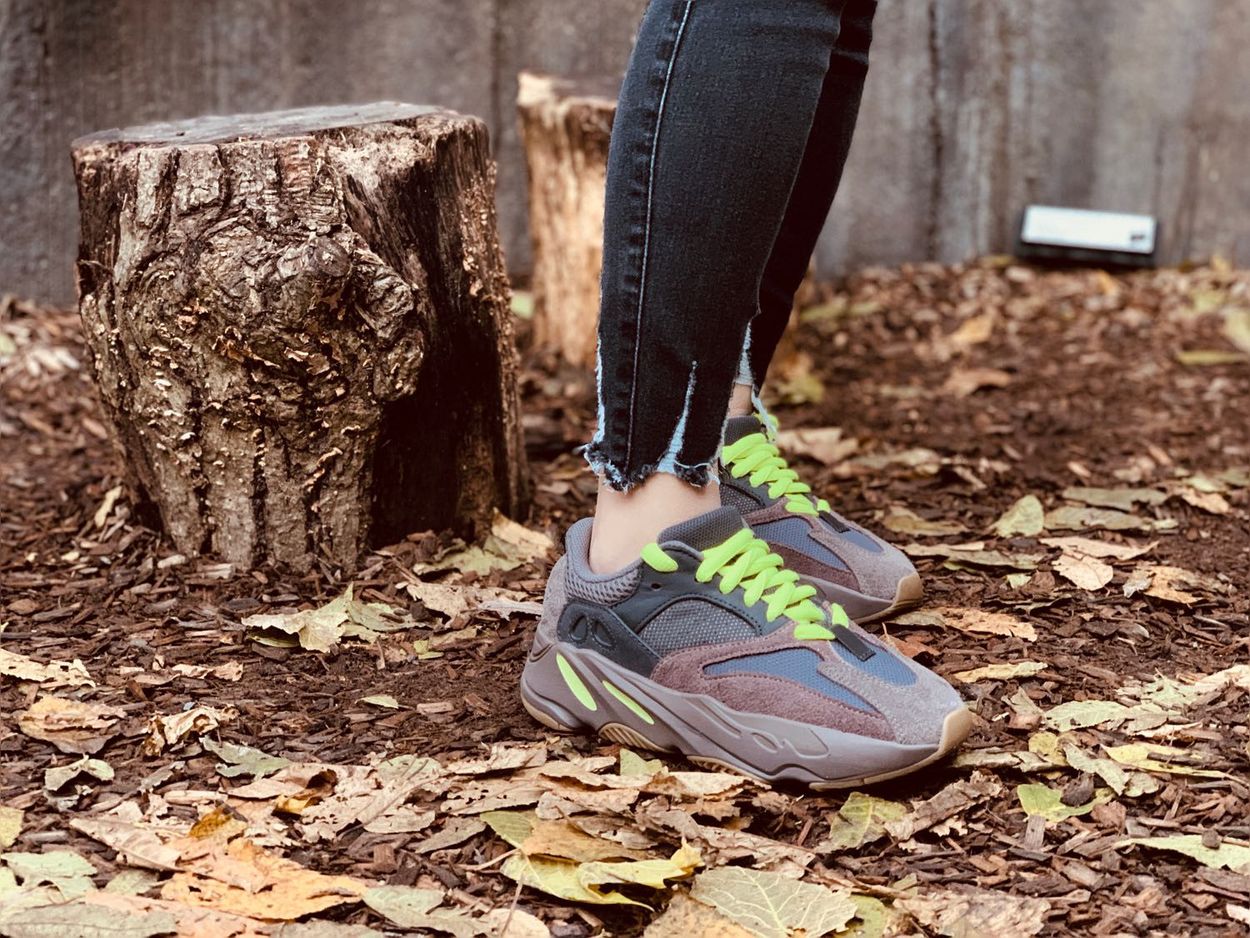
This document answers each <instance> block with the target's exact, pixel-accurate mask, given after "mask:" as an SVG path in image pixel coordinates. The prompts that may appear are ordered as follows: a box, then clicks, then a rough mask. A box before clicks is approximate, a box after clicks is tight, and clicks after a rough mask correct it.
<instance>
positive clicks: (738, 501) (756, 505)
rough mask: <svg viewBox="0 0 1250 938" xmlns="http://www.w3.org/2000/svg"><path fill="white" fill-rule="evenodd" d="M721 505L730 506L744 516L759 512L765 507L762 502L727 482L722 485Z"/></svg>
mask: <svg viewBox="0 0 1250 938" xmlns="http://www.w3.org/2000/svg"><path fill="white" fill-rule="evenodd" d="M720 503H721V504H722V505H729V506H731V507H733V508H736V509H738V511H740V512H742V513H743V514H744V515H746V514H750V513H751V512H753V511H758V510H759V509H760V508H762V507H763V503H762V502H759V501H757V500H756V499H755V498H753V497H752V496H750V495H748V494H747V493H746V492H744V491H742V490H741V489H739V488H738V487H737V486H734V485H730V484H729V483H727V482H722V483H721V486H720Z"/></svg>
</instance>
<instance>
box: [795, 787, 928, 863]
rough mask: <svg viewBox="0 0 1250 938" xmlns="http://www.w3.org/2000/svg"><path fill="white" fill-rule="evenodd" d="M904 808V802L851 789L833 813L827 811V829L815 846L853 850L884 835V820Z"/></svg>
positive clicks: (895, 817)
mask: <svg viewBox="0 0 1250 938" xmlns="http://www.w3.org/2000/svg"><path fill="white" fill-rule="evenodd" d="M907 812H908V808H907V805H905V804H899V803H898V802H897V801H888V800H886V799H885V798H877V797H875V796H873V795H868V794H865V793H864V792H862V791H853V792H851V794H850V795H848V796H847V799H846V801H845V802H844V803H843V805H842V807H841V808H839V809H838V812H837V814H830V815H829V833H828V834H827V835H826V836H825V839H824V840H822V841H821V842H820V844H819V846H817V848H816V849H817V850H818V851H820V852H821V853H830V852H835V851H839V850H856V849H858V848H860V847H862V846H863V845H864V844H869V843H872V842H873V841H874V840H878V839H879V838H881V837H884V836H885V835H886V830H885V825H886V822H888V821H897V820H898V819H899V818H901V817H903V816H904V815H906V814H907Z"/></svg>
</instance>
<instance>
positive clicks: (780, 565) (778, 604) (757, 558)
mask: <svg viewBox="0 0 1250 938" xmlns="http://www.w3.org/2000/svg"><path fill="white" fill-rule="evenodd" d="M642 559H643V561H644V562H645V563H646V564H647V565H648V566H650V567H651V568H652V569H654V570H658V571H659V572H660V573H672V572H673V571H674V570H676V569H677V561H675V560H674V559H673V558H672V557H670V556H669V555H668V554H666V553H664V550H663V549H662V548H661V547H660V545H658V544H654V543H653V544H648V545H647V546H646V547H644V548H643V550H642ZM713 577H719V578H720V583H719V589H720V591H721V592H722V593H731V592H733V591H734V590H735V589H736V588H737V587H739V586H741V587H742V589H743V600H744V601H745V602H746V604H747V605H748V606H754V605H755V604H756V603H758V602H761V601H762V602H764V603H766V604H767V609H766V610H765V616H766V617H767V619H768V621H769V622H772V621H773V620H774V619H776V618H777V617H778V616H786V617H787V618H790V619H792V620H794V622H795V623H796V629H797V627H802V626H809V627H811V626H822V629H821V630H822V631H824V629H823V625H822V624H823V623H825V622H827V621H829V619H828V618H827V617H826V615H825V611H824V610H823V609H821V607H820V606H819V605H817V604H816V603H814V602H812V597H813V596H815V595H816V587H814V586H809V585H808V584H806V583H801V582H799V575H798V574H797V573H795V572H794V571H793V570H787V569H785V562H784V561H783V560H782V559H781V557H779V556H778V555H777V554H774V553H773V552H772V550H771V549H770V548H769V546H768V544H767V543H766V542H764V541H762V540H760V539H759V538H758V537H756V536H755V535H754V534H752V533H751V529H750V528H743V529H742V530H741V531H739V532H737V533H736V534H734V535H733V536H732V537H730V538H728V539H727V540H724V541H722V542H721V543H720V544H717V545H716V546H715V547H709V548H708V549H707V550H705V551H704V552H703V560H702V561H701V562H700V563H699V566H698V569H696V570H695V579H696V580H698V581H699V582H700V583H710V582H711V581H712V578H713ZM835 608H837V609H838V611H839V612H841V607H835ZM841 618H843V619H845V614H843V615H842V617H841ZM837 619H838V616H836V615H834V617H833V621H835V622H836V621H837ZM800 637H802V636H800ZM812 637H813V638H817V637H821V638H832V637H833V635H832V634H831V633H830V634H828V635H821V636H817V635H812Z"/></svg>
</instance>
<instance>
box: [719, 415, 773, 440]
mask: <svg viewBox="0 0 1250 938" xmlns="http://www.w3.org/2000/svg"><path fill="white" fill-rule="evenodd" d="M763 431H764V425H763V424H762V423H760V419H759V418H758V417H756V416H755V415H754V414H748V415H746V416H745V417H730V418H729V419H728V420H726V421H725V445H726V446H729V445H731V444H733V443H737V442H738V441H739V440H740V439H742V438H743V437H744V436H750V435H751V434H752V433H762V432H763Z"/></svg>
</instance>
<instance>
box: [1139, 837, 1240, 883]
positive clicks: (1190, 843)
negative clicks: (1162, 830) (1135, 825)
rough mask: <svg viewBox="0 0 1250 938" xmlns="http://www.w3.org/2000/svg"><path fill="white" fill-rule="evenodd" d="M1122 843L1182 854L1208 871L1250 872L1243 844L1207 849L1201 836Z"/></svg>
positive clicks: (1146, 838) (1141, 838)
mask: <svg viewBox="0 0 1250 938" xmlns="http://www.w3.org/2000/svg"><path fill="white" fill-rule="evenodd" d="M1124 843H1130V844H1137V845H1138V846H1141V847H1154V848H1155V849H1156V850H1171V851H1173V852H1175V853H1183V854H1185V856H1187V857H1192V858H1193V859H1195V860H1197V861H1198V862H1199V863H1201V864H1202V865H1203V866H1205V867H1208V868H1209V869H1214V870H1219V869H1229V870H1233V871H1234V872H1237V873H1245V872H1247V871H1250V845H1247V844H1244V843H1221V844H1220V845H1219V846H1218V847H1208V846H1207V845H1206V844H1204V843H1203V842H1202V835H1201V834H1175V835H1172V836H1170V837H1132V838H1130V839H1129V840H1126V841H1124Z"/></svg>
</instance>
